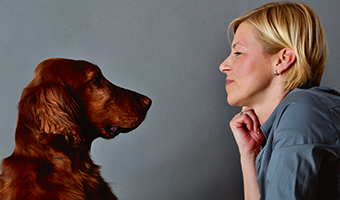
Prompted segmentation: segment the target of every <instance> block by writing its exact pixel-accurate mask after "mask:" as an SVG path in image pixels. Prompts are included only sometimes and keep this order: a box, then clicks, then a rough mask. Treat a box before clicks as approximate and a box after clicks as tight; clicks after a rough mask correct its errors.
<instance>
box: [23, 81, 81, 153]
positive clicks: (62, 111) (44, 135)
mask: <svg viewBox="0 0 340 200" xmlns="http://www.w3.org/2000/svg"><path fill="white" fill-rule="evenodd" d="M78 110H79V106H78V105H77V103H76V101H75V100H74V99H73V98H72V97H71V95H70V93H69V92H68V91H67V86H66V85H65V84H62V83H61V84H59V83H58V84H56V83H46V84H40V85H37V86H33V87H27V88H25V90H24V91H23V94H22V97H21V100H20V103H19V117H23V118H25V120H24V121H26V122H25V124H26V126H27V127H28V128H30V129H31V130H32V131H33V132H35V135H36V138H37V140H38V142H39V143H42V144H47V143H49V142H50V139H51V138H52V137H51V136H52V135H55V134H58V135H64V136H65V140H66V141H67V142H68V144H69V145H71V146H74V147H77V145H78V144H79V143H81V142H82V141H84V138H83V136H81V135H79V133H80V127H79V124H78V123H79V121H78V119H79V118H78Z"/></svg>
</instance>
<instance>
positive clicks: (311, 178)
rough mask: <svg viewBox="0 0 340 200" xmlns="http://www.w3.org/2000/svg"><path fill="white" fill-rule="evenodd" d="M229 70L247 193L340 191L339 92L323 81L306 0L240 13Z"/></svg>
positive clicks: (225, 66)
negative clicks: (236, 109) (304, 2)
mask: <svg viewBox="0 0 340 200" xmlns="http://www.w3.org/2000/svg"><path fill="white" fill-rule="evenodd" d="M231 26H233V32H234V39H233V42H232V49H231V54H230V56H229V57H228V58H227V59H226V60H225V61H224V62H223V63H222V64H221V66H220V70H221V71H222V72H223V73H226V74H227V79H226V86H225V87H226V91H227V93H228V103H229V104H230V105H232V106H241V107H242V111H241V112H240V113H239V114H237V115H235V117H234V118H233V119H232V120H231V121H230V127H231V130H232V132H233V134H234V137H235V140H236V142H237V145H238V148H239V152H240V159H241V167H242V173H243V179H244V193H245V199H270V200H272V199H328V200H329V199H340V161H339V156H340V94H339V93H338V92H336V91H334V90H332V89H329V88H320V87H318V86H319V84H320V81H321V77H322V74H323V71H324V67H325V63H326V58H327V42H326V38H325V34H324V32H323V29H322V26H321V24H320V21H319V18H318V17H317V15H316V13H315V12H314V11H313V10H312V9H311V8H310V7H308V6H307V5H304V4H301V3H293V2H276V3H268V4H265V5H263V6H261V7H259V8H257V9H254V10H252V11H249V12H247V13H245V14H244V15H243V16H241V17H240V18H238V19H235V20H234V21H233V22H232V23H231V24H230V26H229V29H230V27H231Z"/></svg>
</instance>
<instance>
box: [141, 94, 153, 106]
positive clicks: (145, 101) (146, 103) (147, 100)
mask: <svg viewBox="0 0 340 200" xmlns="http://www.w3.org/2000/svg"><path fill="white" fill-rule="evenodd" d="M141 101H142V103H143V105H144V106H145V107H147V108H150V107H151V104H152V101H151V99H150V98H149V97H146V96H143V97H142V98H141Z"/></svg>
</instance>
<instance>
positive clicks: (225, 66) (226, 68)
mask: <svg viewBox="0 0 340 200" xmlns="http://www.w3.org/2000/svg"><path fill="white" fill-rule="evenodd" d="M228 58H229V57H228ZM228 58H227V59H225V60H224V61H223V62H222V63H221V65H220V71H221V72H222V73H227V72H229V71H231V70H232V68H231V65H230V64H229V62H228Z"/></svg>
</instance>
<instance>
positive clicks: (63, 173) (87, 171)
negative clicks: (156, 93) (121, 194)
mask: <svg viewBox="0 0 340 200" xmlns="http://www.w3.org/2000/svg"><path fill="white" fill-rule="evenodd" d="M150 106H151V100H150V99H149V98H148V97H146V96H143V95H140V94H138V93H136V92H132V91H129V90H126V89H123V88H120V87H117V86H115V85H113V84H112V83H110V82H109V81H108V80H107V79H105V77H104V76H103V74H102V73H101V71H100V69H99V68H98V67H97V66H96V65H93V64H91V63H89V62H86V61H77V60H69V59H60V58H56V59H48V60H45V61H43V62H42V63H40V64H39V65H38V67H37V68H36V70H35V73H34V78H33V80H32V81H31V82H30V83H29V84H28V86H27V87H26V88H25V89H24V91H23V93H22V96H21V99H20V102H19V106H18V110H19V114H18V122H17V128H16V133H15V142H16V145H15V149H14V152H13V154H12V155H11V156H9V157H8V158H6V159H4V161H3V163H2V165H1V171H2V174H1V175H0V199H2V200H9V199H35V200H40V199H46V200H47V199H48V200H51V199H63V200H65V199H72V200H73V199H79V200H80V199H91V200H94V199H117V198H116V197H115V195H114V194H113V193H112V192H111V190H110V188H109V187H108V185H107V183H106V182H105V181H104V180H103V178H102V177H101V176H100V173H99V167H98V166H97V165H95V164H94V163H93V162H92V160H91V158H90V156H89V151H90V147H91V143H92V142H93V140H94V139H96V138H98V137H103V138H107V139H110V138H114V137H115V136H116V135H118V134H119V133H121V132H128V131H131V130H133V129H135V128H136V127H137V126H138V125H140V124H141V123H142V121H143V120H144V118H145V116H146V113H147V111H148V109H149V108H150Z"/></svg>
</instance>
